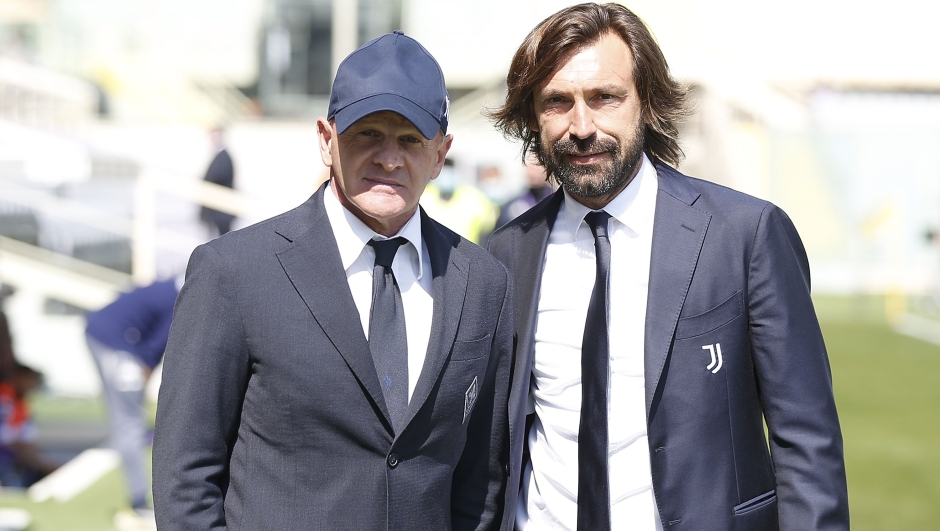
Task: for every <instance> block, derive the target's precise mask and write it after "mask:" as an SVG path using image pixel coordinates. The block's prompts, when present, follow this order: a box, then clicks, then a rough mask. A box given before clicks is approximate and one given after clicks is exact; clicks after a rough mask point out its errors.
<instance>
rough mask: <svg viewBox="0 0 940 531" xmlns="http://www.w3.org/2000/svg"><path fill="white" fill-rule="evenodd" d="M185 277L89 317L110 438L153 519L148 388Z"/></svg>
mask: <svg viewBox="0 0 940 531" xmlns="http://www.w3.org/2000/svg"><path fill="white" fill-rule="evenodd" d="M182 283H183V277H182V276H177V277H175V278H171V279H167V280H160V281H157V282H154V283H152V284H150V285H147V286H142V287H138V288H136V289H133V290H131V291H128V292H126V293H122V294H121V295H120V296H118V298H117V299H115V300H114V302H112V303H110V304H108V305H107V306H105V307H104V308H101V309H100V310H97V311H94V312H90V313H88V315H87V317H86V321H87V326H86V328H85V337H86V339H87V341H88V348H89V350H90V351H91V354H92V357H94V359H95V364H96V365H97V366H98V372H99V374H100V375H101V385H102V394H103V396H104V399H105V403H106V405H107V409H108V417H109V420H110V428H111V436H110V443H109V444H110V446H111V447H112V448H114V449H115V450H117V451H118V453H119V454H120V455H121V461H122V463H123V465H124V479H125V482H126V484H127V489H128V494H129V496H130V500H129V502H130V506H131V508H132V509H133V510H134V511H135V512H136V513H137V514H138V515H140V516H142V517H145V518H150V519H152V518H153V516H152V509H151V505H150V503H149V502H148V501H147V499H148V493H149V492H150V489H149V485H150V481H149V480H148V478H147V473H146V470H145V467H144V455H143V454H144V451H145V449H146V447H147V445H148V441H147V420H146V418H145V412H144V388H145V387H146V384H147V380H148V379H149V378H150V375H151V373H152V371H153V369H154V368H155V367H156V366H157V365H158V364H159V363H160V360H161V359H162V358H163V352H164V350H165V349H166V344H167V338H168V337H169V334H170V323H171V321H172V320H173V306H174V304H175V303H176V297H177V295H178V294H179V291H180V287H181V286H182Z"/></svg>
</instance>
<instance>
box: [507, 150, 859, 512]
mask: <svg viewBox="0 0 940 531" xmlns="http://www.w3.org/2000/svg"><path fill="white" fill-rule="evenodd" d="M656 169H657V171H658V173H659V191H658V194H657V198H656V214H655V221H654V228H653V247H652V256H651V260H650V279H649V295H648V306H647V312H646V328H645V330H646V332H645V376H646V410H647V425H648V435H649V446H650V448H649V451H650V461H651V465H652V476H653V491H654V494H655V497H656V502H657V505H658V509H659V513H660V517H661V518H662V522H663V527H664V528H665V529H666V530H668V531H678V530H688V531H710V530H714V531H728V530H776V529H782V530H790V531H809V530H823V529H824V530H832V531H835V530H847V529H848V525H849V524H848V518H849V516H848V515H849V513H848V500H847V494H846V482H845V469H844V462H843V453H842V436H841V432H840V428H839V420H838V418H837V416H836V408H835V403H834V400H833V394H832V383H831V375H830V371H829V362H828V357H827V354H826V348H825V345H824V344H823V338H822V334H821V333H820V330H819V325H818V323H817V321H816V315H815V312H814V310H813V304H812V300H811V299H810V282H809V264H808V262H807V259H806V254H805V251H804V249H803V245H802V243H801V242H800V238H799V236H798V235H797V232H796V229H795V228H794V227H793V224H792V223H791V222H790V220H789V218H788V217H787V216H786V214H784V213H783V211H782V210H780V209H779V208H777V207H775V206H774V205H772V204H770V203H768V202H766V201H762V200H759V199H755V198H753V197H750V196H747V195H744V194H741V193H739V192H735V191H733V190H730V189H728V188H724V187H722V186H718V185H715V184H712V183H708V182H705V181H700V180H697V179H692V178H689V177H686V176H685V175H682V174H680V173H679V172H677V171H675V170H674V169H672V168H670V167H668V166H666V165H664V164H661V163H656ZM562 199H563V195H562V193H561V191H559V192H557V193H556V194H554V195H553V196H552V197H549V198H548V199H546V200H545V201H542V202H541V203H539V204H538V205H536V206H535V207H533V208H532V209H531V210H529V211H528V212H527V213H526V214H524V215H522V216H521V217H519V218H517V219H516V220H515V221H513V222H512V223H509V224H508V225H507V226H505V227H504V228H502V229H501V230H499V231H497V232H496V233H495V234H493V236H491V237H490V240H489V246H490V251H491V252H492V253H493V254H494V255H495V256H496V257H497V258H499V260H500V261H502V262H503V263H504V264H505V265H506V267H507V268H508V269H509V270H510V274H511V276H512V277H513V282H514V286H515V314H516V333H517V335H518V342H519V343H518V347H517V350H518V356H517V360H516V363H515V374H516V376H515V377H514V381H513V389H512V396H511V398H510V410H511V413H510V424H511V428H510V429H511V436H510V437H511V438H512V457H511V461H512V468H511V470H512V477H511V478H510V485H511V487H510V488H508V489H507V493H506V496H507V504H508V505H509V506H510V507H514V506H515V504H516V496H517V494H518V488H519V480H520V471H521V470H522V467H523V465H524V463H522V459H523V447H524V445H525V425H526V422H525V403H526V395H527V393H528V389H529V382H530V374H531V369H532V359H533V357H534V330H535V320H536V311H537V307H538V299H539V290H540V287H541V265H542V260H543V258H544V256H545V249H546V246H547V242H548V235H549V232H550V231H551V227H552V225H553V224H554V222H555V217H556V214H557V213H558V209H559V206H560V205H561V202H562ZM764 421H766V423H767V427H768V430H769V435H770V441H769V452H768V441H767V440H766V439H765V436H764V427H763V423H764ZM513 514H514V511H507V513H506V518H505V519H504V527H506V528H511V526H512V519H513Z"/></svg>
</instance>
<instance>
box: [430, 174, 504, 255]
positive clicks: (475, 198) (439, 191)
mask: <svg viewBox="0 0 940 531" xmlns="http://www.w3.org/2000/svg"><path fill="white" fill-rule="evenodd" d="M421 206H422V207H423V208H424V210H425V211H427V213H428V216H430V217H431V218H433V219H434V220H436V221H437V222H438V223H441V224H442V225H444V226H445V227H447V228H448V229H450V230H452V231H454V232H456V233H457V234H459V235H461V236H463V237H464V238H466V239H468V240H470V241H472V242H473V243H475V244H478V245H480V244H482V243H485V242H484V238H485V237H486V236H487V235H489V233H490V232H492V231H493V227H494V226H495V225H496V216H497V214H498V212H499V209H498V207H497V206H496V204H495V203H494V202H493V201H492V200H490V198H489V197H487V196H486V194H484V193H483V192H481V191H480V190H479V189H478V188H477V187H475V186H473V185H470V184H463V183H460V182H458V178H457V172H456V170H455V168H454V161H453V160H451V159H447V160H445V161H444V167H443V168H442V169H441V174H440V175H439V176H438V177H437V179H435V180H434V181H433V182H431V183H430V184H428V186H427V188H425V189H424V194H422V195H421Z"/></svg>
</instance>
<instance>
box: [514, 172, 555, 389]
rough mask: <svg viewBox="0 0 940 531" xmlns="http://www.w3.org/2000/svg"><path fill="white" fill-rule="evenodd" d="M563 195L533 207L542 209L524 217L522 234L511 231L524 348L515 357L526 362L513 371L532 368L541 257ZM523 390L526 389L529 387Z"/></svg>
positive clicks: (519, 330)
mask: <svg viewBox="0 0 940 531" xmlns="http://www.w3.org/2000/svg"><path fill="white" fill-rule="evenodd" d="M564 197H565V195H564V193H563V192H562V191H561V189H558V190H557V191H556V192H555V193H554V194H552V196H551V197H550V198H549V199H548V200H547V201H543V202H542V203H539V205H538V206H536V207H535V208H538V209H540V210H541V211H540V212H538V211H533V212H532V214H533V216H532V218H531V219H532V221H531V222H529V221H528V219H527V220H526V221H523V222H522V223H521V224H520V228H521V229H522V235H521V237H519V238H516V237H515V236H516V233H513V241H512V242H511V244H512V249H513V252H512V255H511V256H512V260H513V261H514V262H515V263H513V264H512V267H511V268H510V270H511V271H513V272H515V274H514V275H513V286H514V289H515V293H516V296H515V307H516V311H515V318H516V334H517V337H519V338H521V339H522V341H523V342H524V343H523V344H522V345H521V347H522V349H524V350H522V354H523V355H521V356H518V357H517V358H516V359H517V363H525V364H526V366H524V367H519V366H517V367H516V368H515V369H516V371H515V374H528V373H529V372H531V369H532V360H533V359H534V351H533V350H532V349H533V348H534V345H535V341H534V338H535V319H536V315H537V314H538V303H539V290H540V288H541V286H542V261H543V259H544V258H545V249H546V247H548V236H549V234H550V233H551V231H552V226H553V225H554V224H555V218H556V217H557V216H558V209H559V208H560V207H561V203H562V201H563V200H564ZM520 371H523V372H520ZM526 390H527V391H528V387H526Z"/></svg>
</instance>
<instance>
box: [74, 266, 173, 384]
mask: <svg viewBox="0 0 940 531" xmlns="http://www.w3.org/2000/svg"><path fill="white" fill-rule="evenodd" d="M177 295H179V289H177V285H176V280H175V279H172V278H171V279H169V280H162V281H158V282H154V283H153V284H150V285H149V286H144V287H141V288H137V289H135V290H133V291H130V292H127V293H122V294H121V296H119V297H118V298H117V300H115V301H114V302H112V303H111V304H109V305H107V306H105V307H104V308H102V309H100V310H98V311H95V312H90V313H89V314H88V326H87V327H86V328H85V333H86V334H87V335H88V336H89V337H92V338H94V339H95V340H96V341H98V342H99V343H102V344H104V345H105V346H108V347H110V348H113V349H115V350H123V351H126V352H130V353H131V354H133V355H134V356H136V357H137V358H140V360H141V361H142V362H143V363H146V364H147V365H148V366H149V367H150V368H154V367H156V366H157V364H158V363H160V359H161V358H162V357H163V351H164V350H166V342H167V338H168V337H169V335H170V322H171V321H172V320H173V306H174V305H175V304H176V296H177Z"/></svg>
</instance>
